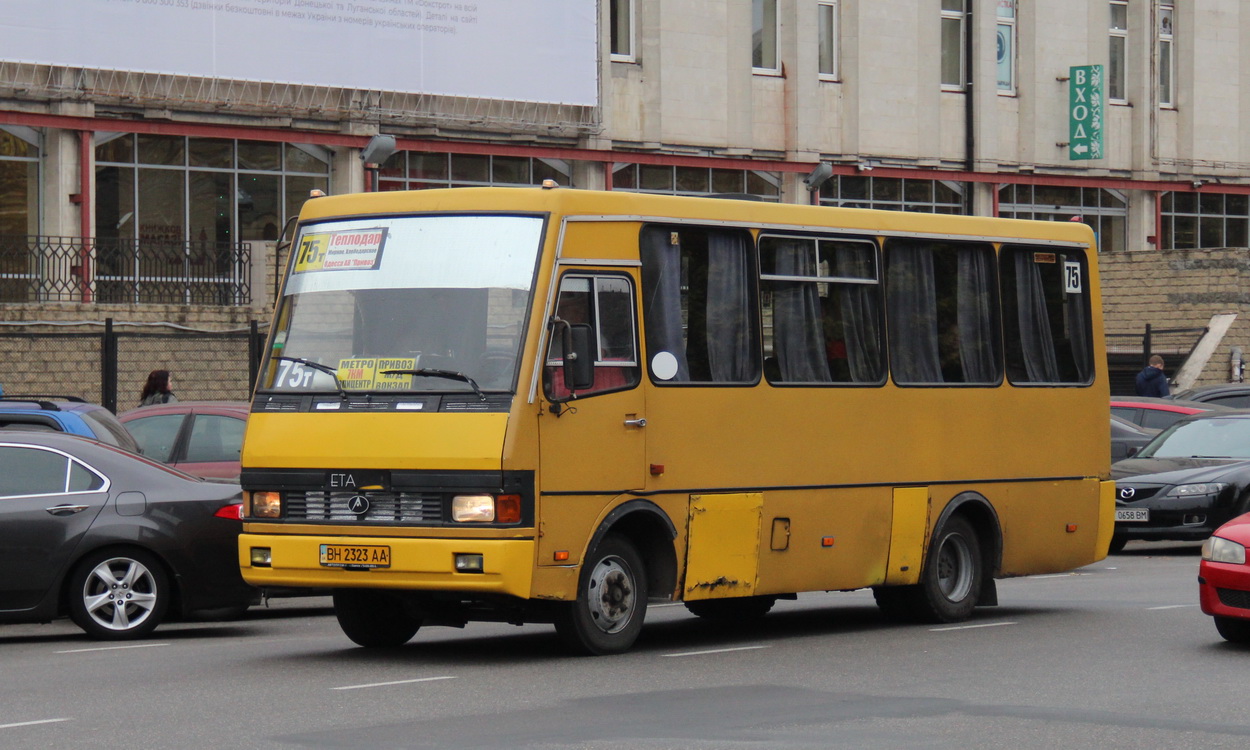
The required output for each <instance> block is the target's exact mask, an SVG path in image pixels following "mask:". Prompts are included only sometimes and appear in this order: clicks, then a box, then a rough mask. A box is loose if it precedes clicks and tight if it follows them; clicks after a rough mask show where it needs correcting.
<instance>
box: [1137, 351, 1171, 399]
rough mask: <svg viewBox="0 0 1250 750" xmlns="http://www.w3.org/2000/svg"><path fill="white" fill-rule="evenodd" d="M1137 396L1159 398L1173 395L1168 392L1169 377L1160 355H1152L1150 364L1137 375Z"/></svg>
mask: <svg viewBox="0 0 1250 750" xmlns="http://www.w3.org/2000/svg"><path fill="white" fill-rule="evenodd" d="M1137 395H1138V396H1156V397H1158V398H1167V397H1168V396H1169V395H1171V394H1170V392H1169V391H1168V376H1167V375H1166V374H1164V372H1163V357H1160V356H1159V355H1158V354H1152V355H1150V364H1148V365H1146V366H1145V367H1144V368H1142V371H1141V372H1139V373H1137Z"/></svg>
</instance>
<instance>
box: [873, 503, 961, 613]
mask: <svg viewBox="0 0 1250 750" xmlns="http://www.w3.org/2000/svg"><path fill="white" fill-rule="evenodd" d="M982 575H983V571H982V569H981V544H980V542H979V541H978V540H977V535H976V532H975V531H974V530H973V528H972V525H971V524H969V523H968V522H967V521H965V520H964V519H962V518H951V519H950V520H948V521H947V522H946V523H945V524H944V525H943V526H942V528H941V530H939V531H938V533H937V534H935V535H934V537H933V543H932V544H931V545H930V546H929V554H928V558H927V559H926V560H925V566H924V570H922V571H921V573H920V583H917V584H914V585H910V586H879V587H877V588H874V589H873V598H874V599H876V601H877V607H878V608H879V609H880V610H881V611H882V613H884V614H885V615H886V616H887V617H891V618H894V619H906V620H914V621H917V622H959V621H960V620H966V619H968V617H970V616H971V615H972V610H973V608H975V607H976V605H977V597H978V596H979V595H980V593H981V576H982Z"/></svg>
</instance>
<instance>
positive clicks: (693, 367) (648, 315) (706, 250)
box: [640, 225, 760, 385]
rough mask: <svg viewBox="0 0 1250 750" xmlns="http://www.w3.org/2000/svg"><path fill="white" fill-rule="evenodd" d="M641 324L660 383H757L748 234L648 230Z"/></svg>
mask: <svg viewBox="0 0 1250 750" xmlns="http://www.w3.org/2000/svg"><path fill="white" fill-rule="evenodd" d="M640 241H641V246H640V254H641V256H642V301H643V324H644V325H645V326H646V341H647V357H648V364H649V365H650V372H651V379H652V380H653V381H654V382H657V383H740V384H743V385H753V384H755V383H757V382H759V378H760V354H759V332H758V330H759V326H758V323H757V313H756V305H757V303H756V299H755V288H754V285H755V284H754V282H755V276H756V272H755V268H754V258H753V254H752V250H753V247H754V243H753V241H752V239H751V235H750V234H749V233H747V232H745V231H740V230H721V229H702V228H696V227H688V226H682V227H681V228H673V227H668V226H663V225H654V226H648V227H646V228H644V229H643V230H642V235H641V237H640Z"/></svg>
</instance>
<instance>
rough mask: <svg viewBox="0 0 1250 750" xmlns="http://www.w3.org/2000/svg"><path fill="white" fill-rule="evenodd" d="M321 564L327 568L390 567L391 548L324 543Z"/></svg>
mask: <svg viewBox="0 0 1250 750" xmlns="http://www.w3.org/2000/svg"><path fill="white" fill-rule="evenodd" d="M321 564H322V565H323V566H324V567H327V568H389V567H391V548H390V547H375V546H369V545H360V544H323V545H321Z"/></svg>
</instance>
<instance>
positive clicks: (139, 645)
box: [55, 643, 169, 654]
mask: <svg viewBox="0 0 1250 750" xmlns="http://www.w3.org/2000/svg"><path fill="white" fill-rule="evenodd" d="M168 645H169V644H168V643H136V644H134V645H131V646H97V647H95V648H75V649H71V650H69V651H56V652H55V653H58V654H84V653H86V652H88V651H119V650H121V649H123V648H156V647H157V646H168Z"/></svg>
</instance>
